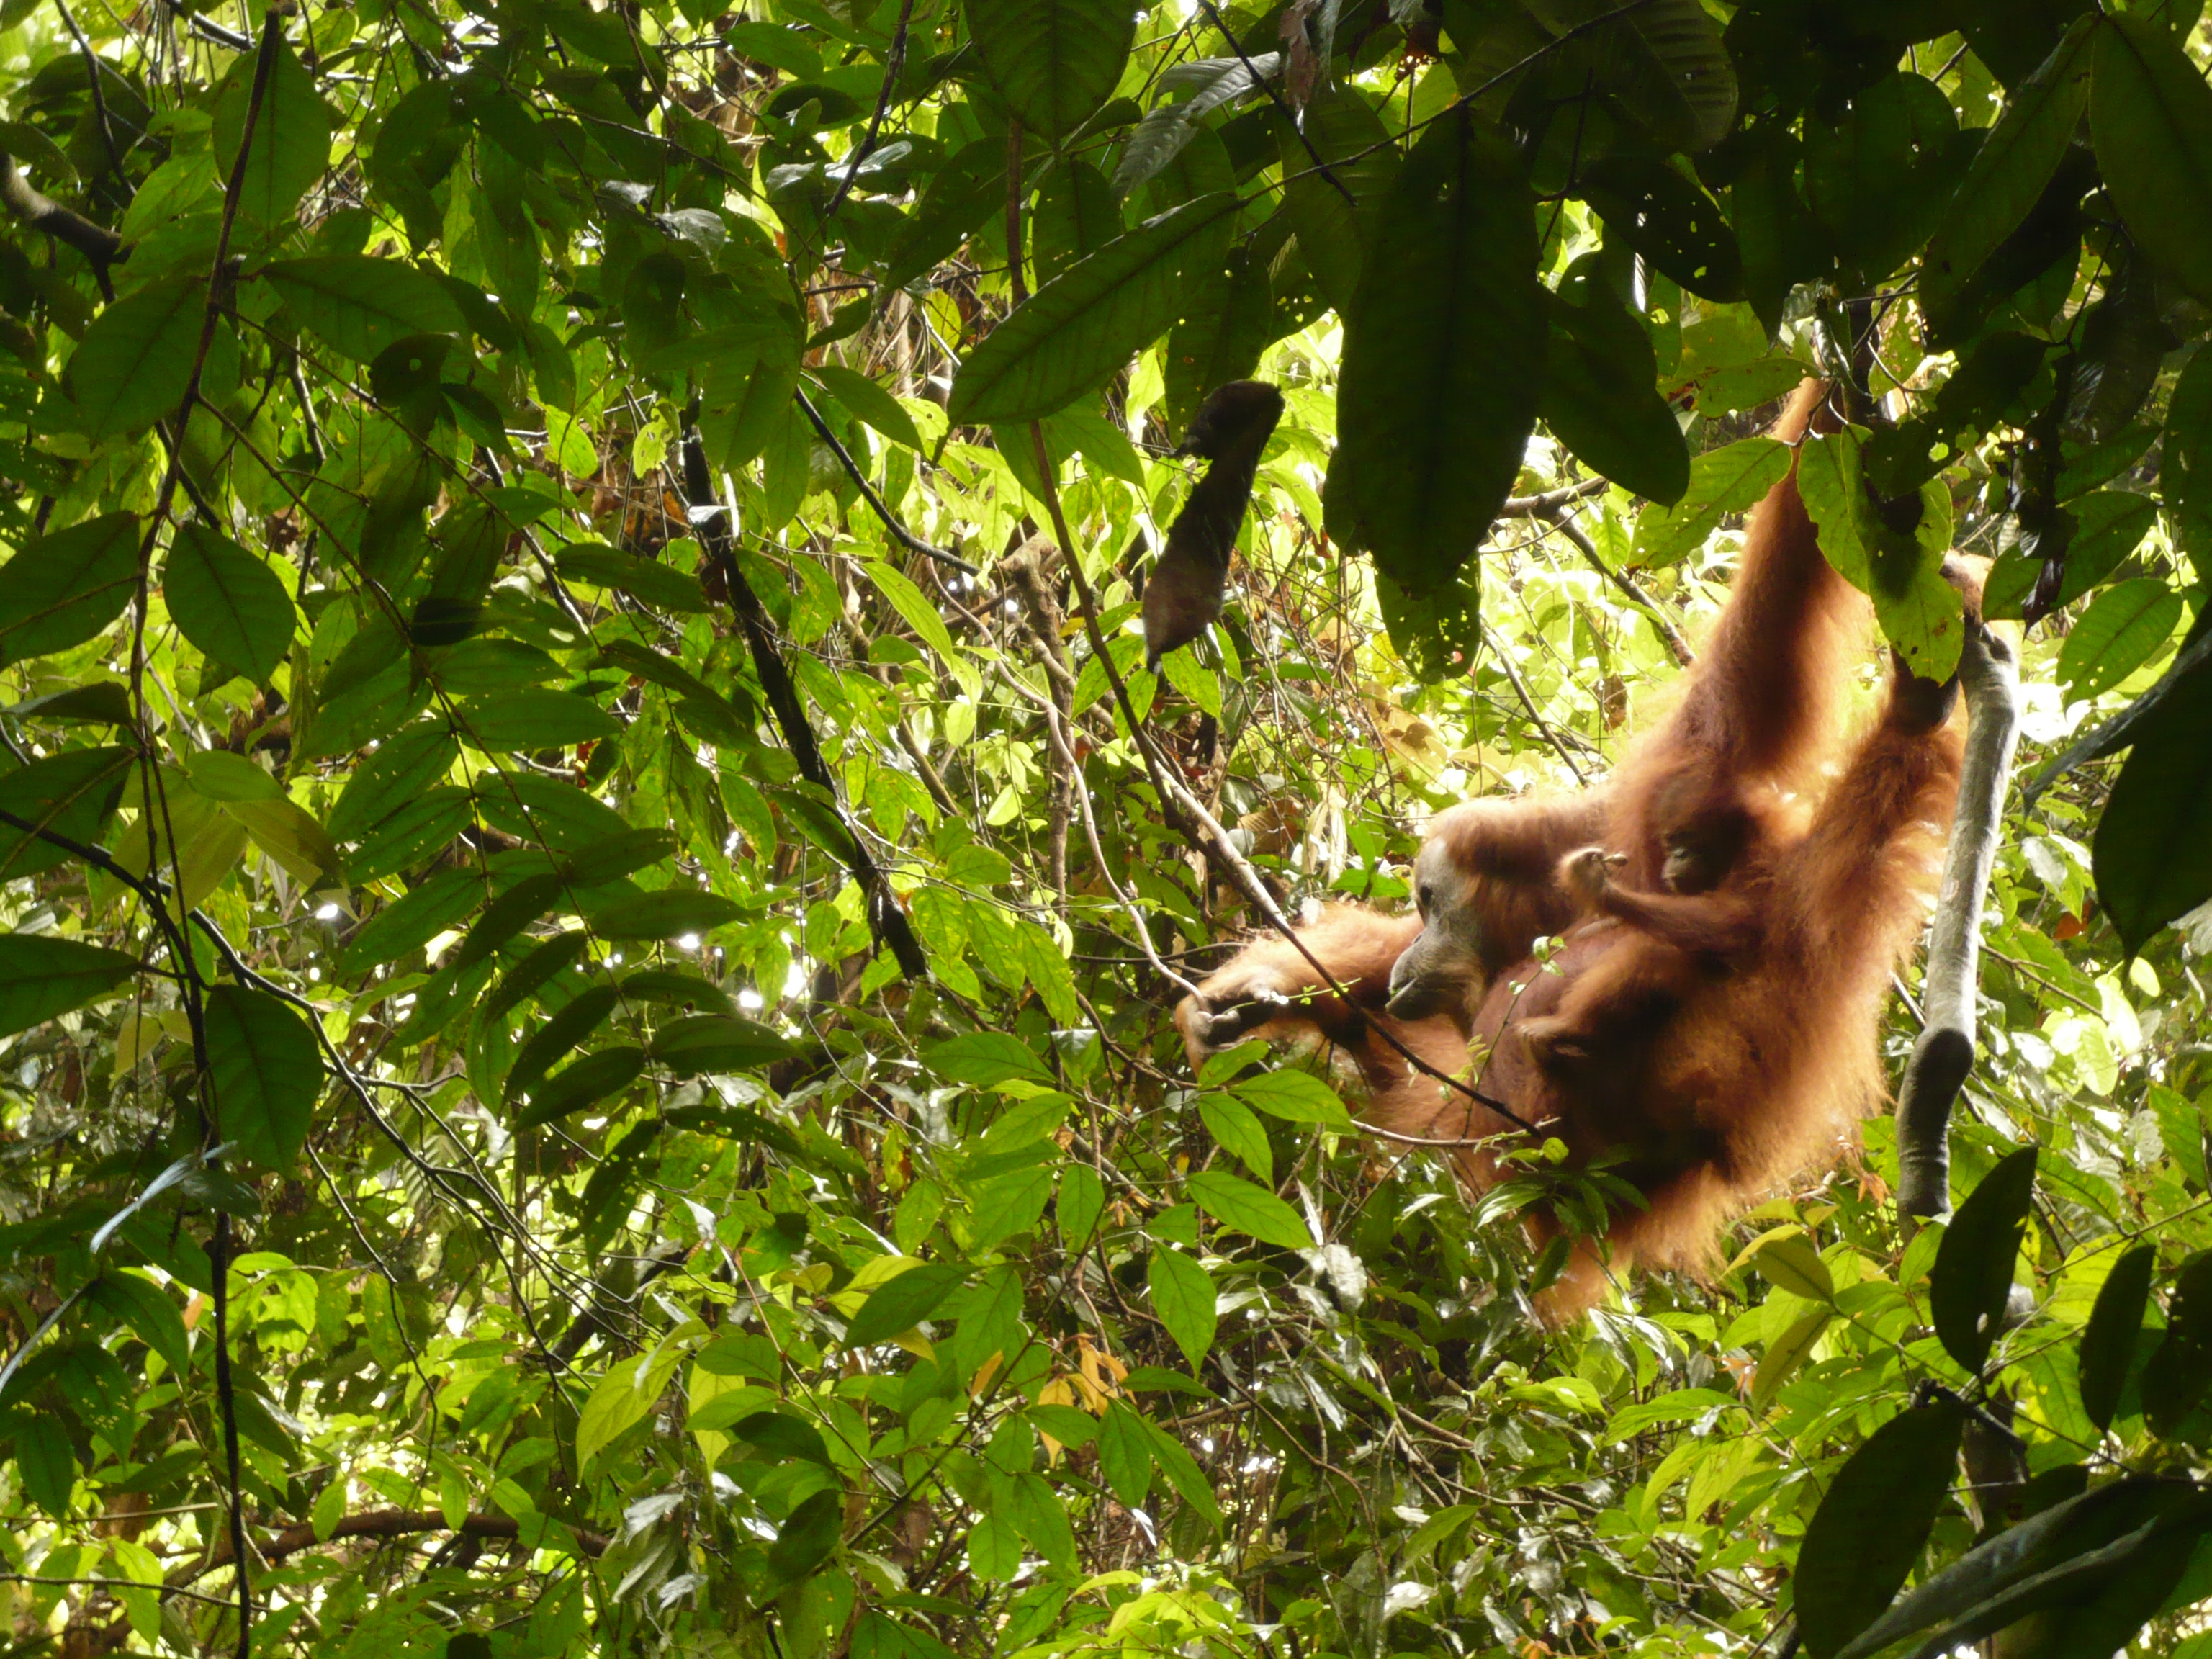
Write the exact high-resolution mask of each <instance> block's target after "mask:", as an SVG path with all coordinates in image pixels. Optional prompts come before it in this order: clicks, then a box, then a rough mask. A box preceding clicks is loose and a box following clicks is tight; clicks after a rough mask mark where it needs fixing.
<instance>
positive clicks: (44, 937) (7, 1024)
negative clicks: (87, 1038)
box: [0, 933, 138, 1036]
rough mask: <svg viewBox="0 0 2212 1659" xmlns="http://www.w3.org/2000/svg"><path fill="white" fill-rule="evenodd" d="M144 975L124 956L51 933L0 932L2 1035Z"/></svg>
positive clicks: (11, 1033) (26, 1028)
mask: <svg viewBox="0 0 2212 1659" xmlns="http://www.w3.org/2000/svg"><path fill="white" fill-rule="evenodd" d="M137 971H138V959H137V957H132V956H126V955H125V954H124V953H123V952H122V951H110V950H107V949H106V948H105V947H103V946H101V945H80V944H79V943H77V941H76V940H75V939H55V938H53V937H52V936H51V935H49V934H46V933H0V1036H14V1035H15V1033H16V1032H18V1031H27V1030H30V1028H31V1027H32V1026H33V1025H38V1024H43V1023H44V1022H46V1021H47V1020H50V1019H52V1018H53V1017H54V1016H55V1015H56V1014H62V1013H67V1012H69V1011H70V1009H72V1008H81V1007H82V1006H84V1005H85V1004H86V1003H88V1002H92V1001H95V1000H98V999H100V998H101V997H103V996H106V995H107V994H109V993H111V992H112V991H114V990H116V989H117V988H118V987H120V986H121V985H122V984H123V983H124V982H125V981H126V980H128V979H130V978H131V976H132V975H134V974H136V973H137Z"/></svg>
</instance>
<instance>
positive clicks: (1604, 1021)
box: [1176, 383, 1960, 1312]
mask: <svg viewBox="0 0 2212 1659" xmlns="http://www.w3.org/2000/svg"><path fill="white" fill-rule="evenodd" d="M1823 396H1824V393H1823V389H1822V388H1821V387H1820V386H1818V385H1817V384H1814V383H1808V385H1807V386H1803V387H1802V388H1800V390H1799V392H1798V393H1797V394H1796V397H1795V398H1793V399H1792V400H1791V402H1790V406H1789V408H1788V410H1786V411H1785V412H1784V416H1783V417H1782V419H1781V421H1780V422H1778V424H1777V426H1776V428H1775V435H1777V436H1778V437H1780V438H1782V439H1783V440H1784V441H1790V442H1793V443H1794V442H1796V441H1799V440H1800V439H1802V437H1803V436H1804V435H1805V433H1806V432H1807V431H1808V428H1811V427H1813V426H1814V424H1815V423H1816V422H1818V423H1820V424H1821V425H1823V426H1827V425H1832V422H1830V421H1829V420H1828V419H1827V417H1826V412H1825V410H1824V409H1823ZM1865 617H1866V606H1865V602H1864V600H1863V598H1862V597H1861V596H1860V595H1859V594H1858V593H1857V592H1856V591H1855V590H1853V589H1852V588H1851V587H1850V586H1849V585H1848V584H1847V583H1845V582H1844V580H1843V579H1842V578H1841V577H1840V576H1838V574H1836V573H1835V571H1834V569H1833V568H1832V567H1831V566H1830V565H1829V563H1828V562H1827V561H1826V558H1825V557H1823V556H1822V555H1821V553H1820V548H1819V545H1818V543H1817V541H1816V539H1815V537H1814V529H1813V526H1812V523H1811V520H1809V518H1808V515H1807V514H1806V512H1805V509H1804V507H1803V504H1802V501H1800V499H1799V497H1798V495H1797V490H1796V477H1795V471H1794V467H1793V470H1792V472H1791V474H1790V476H1789V477H1785V478H1784V480H1783V481H1782V482H1781V483H1778V484H1777V485H1776V486H1775V488H1774V489H1772V490H1771V492H1770V493H1769V494H1768V495H1767V497H1766V499H1765V501H1763V502H1762V503H1761V504H1760V506H1759V508H1758V510H1757V511H1756V512H1755V513H1754V514H1753V519H1752V522H1751V525H1750V526H1749V529H1748V532H1747V537H1746V543H1745V549H1744V555H1743V560H1742V563H1741V567H1740V568H1739V571H1738V574H1737V577H1736V580H1735V585H1734V586H1733V587H1732V589H1731V591H1730V594H1729V602H1728V604H1727V605H1726V606H1725V607H1724V609H1723V613H1722V616H1721V618H1720V621H1719V623H1717V626H1716V628H1715V629H1714V632H1713V635H1712V637H1711V641H1709V642H1708V644H1707V646H1706V648H1705V652H1704V653H1703V654H1702V655H1701V656H1700V658H1699V661H1698V663H1697V664H1696V665H1695V666H1694V667H1693V668H1692V670H1691V671H1689V673H1688V674H1687V675H1686V685H1685V687H1684V689H1683V691H1682V694H1681V697H1680V702H1677V704H1676V705H1675V707H1674V709H1673V711H1672V713H1671V714H1669V715H1668V717H1667V718H1666V719H1664V720H1662V721H1661V722H1660V723H1659V724H1658V725H1657V726H1655V727H1654V728H1653V729H1652V730H1651V731H1650V732H1648V733H1647V734H1645V735H1644V736H1643V737H1641V738H1638V740H1637V741H1636V742H1635V743H1634V744H1632V747H1631V749H1630V751H1629V753H1628V754H1627V756H1626V757H1625V758H1624V760H1623V762H1622V763H1621V765H1620V768H1619V769H1618V770H1617V772H1616V774H1615V775H1614V777H1613V779H1612V780H1611V781H1609V782H1608V783H1607V785H1605V786H1604V787H1601V788H1600V789H1598V790H1594V791H1589V792H1585V793H1581V794H1577V795H1573V796H1568V797H1563V798H1538V799H1530V800H1524V801H1517V802H1496V801H1478V802H1469V803H1467V804H1466V805H1462V806H1459V807H1456V808H1454V809H1453V810H1452V811H1449V812H1447V813H1445V814H1443V815H1442V816H1441V817H1439V818H1438V819H1437V821H1436V823H1435V824H1434V825H1433V826H1432V828H1431V831H1430V834H1429V836H1428V838H1427V840H1426V841H1425V843H1424V845H1423V848H1422V850H1421V853H1420V855H1419V859H1418V860H1417V862H1416V864H1415V898H1416V902H1417V904H1418V906H1419V919H1418V921H1416V920H1415V919H1413V918H1407V919H1392V918H1387V917H1383V916H1381V915H1376V914H1374V913H1372V912H1370V911H1365V910H1362V909H1358V908H1354V907H1349V906H1338V907H1334V908H1331V909H1330V910H1328V911H1327V912H1325V913H1324V915H1323V916H1322V920H1321V921H1319V922H1318V923H1317V924H1316V926H1315V927H1313V928H1311V929H1310V930H1306V932H1305V933H1304V942H1305V944H1306V945H1307V947H1308V949H1310V950H1311V951H1313V954H1314V955H1315V956H1316V957H1318V958H1319V959H1320V961H1321V962H1322V964H1323V966H1324V967H1326V968H1327V969H1328V970H1329V977H1330V978H1333V979H1334V980H1335V981H1336V982H1337V983H1338V984H1339V985H1340V986H1341V987H1343V990H1344V994H1345V999H1340V998H1339V997H1338V996H1337V995H1336V994H1334V993H1333V992H1330V991H1328V989H1327V988H1326V986H1327V981H1324V980H1323V979H1322V977H1321V975H1317V974H1316V972H1315V971H1314V969H1313V968H1312V966H1311V964H1310V963H1308V962H1307V961H1306V960H1305V958H1304V955H1303V954H1302V953H1301V952H1300V951H1297V949H1296V948H1295V947H1293V946H1292V945H1291V944H1289V943H1288V942H1287V941H1285V940H1281V939H1262V940H1260V941H1257V942H1255V944H1253V945H1249V946H1248V947H1247V948H1246V949H1245V950H1244V951H1243V952H1241V953H1240V954H1239V955H1238V956H1237V957H1235V958H1234V959H1232V960H1231V962H1230V963H1227V964H1226V965H1225V967H1224V968H1223V969H1220V970H1219V971H1218V973H1216V974H1215V975H1212V977H1210V978H1209V979H1208V980H1206V981H1205V982H1204V983H1203V984H1201V985H1200V987H1199V993H1198V994H1197V995H1196V996H1195V997H1192V998H1188V999H1186V1000H1185V1001H1184V1003H1183V1005H1182V1007H1181V1008H1179V1009H1178V1010H1177V1011H1176V1019H1177V1024H1179V1026H1180V1027H1181V1029H1182V1032H1183V1035H1184V1037H1185V1041H1186V1043H1187V1045H1188V1048H1189V1049H1190V1051H1191V1054H1192V1056H1193V1058H1194V1060H1196V1059H1198V1058H1200V1057H1202V1056H1203V1054H1206V1052H1208V1051H1210V1050H1213V1049H1218V1048H1221V1047H1224V1046H1226V1045H1227V1044H1228V1043H1230V1042H1233V1041H1236V1040H1237V1039H1239V1038H1241V1037H1243V1036H1246V1035H1248V1034H1251V1033H1254V1032H1257V1033H1259V1034H1261V1035H1264V1036H1278V1035H1281V1036H1289V1035H1296V1034H1299V1033H1301V1032H1317V1033H1318V1034H1319V1035H1320V1036H1322V1038H1323V1039H1325V1040H1327V1041H1328V1042H1333V1043H1335V1044H1337V1045H1339V1046H1340V1048H1342V1049H1343V1051H1344V1052H1345V1053H1346V1054H1347V1055H1348V1056H1349V1057H1350V1058H1351V1059H1352V1060H1354V1061H1355V1062H1356V1063H1357V1065H1358V1068H1359V1070H1360V1071H1361V1073H1363V1075H1364V1080H1365V1082H1366V1084H1367V1085H1368V1089H1369V1091H1370V1097H1371V1099H1370V1105H1369V1108H1368V1116H1369V1119H1370V1121H1371V1122H1372V1123H1374V1124H1375V1125H1376V1127H1379V1128H1382V1129H1383V1130H1386V1131H1389V1132H1391V1133H1397V1134H1401V1135H1410V1136H1413V1137H1417V1138H1423V1139H1446V1140H1455V1139H1468V1138H1471V1137H1480V1136H1486V1135H1491V1134H1495V1133H1499V1132H1502V1131H1505V1130H1509V1129H1512V1128H1514V1127H1516V1126H1519V1125H1535V1126H1537V1127H1540V1128H1541V1130H1542V1132H1543V1133H1547V1134H1552V1135H1557V1136H1558V1137H1559V1139H1562V1140H1563V1141H1565V1143H1566V1145H1567V1146H1568V1148H1569V1150H1570V1152H1571V1153H1572V1154H1573V1155H1574V1159H1575V1161H1576V1162H1577V1163H1578V1164H1584V1163H1588V1162H1589V1161H1591V1160H1594V1159H1595V1158H1599V1157H1601V1156H1602V1155H1607V1154H1613V1155H1616V1156H1617V1157H1618V1158H1620V1160H1621V1161H1620V1163H1618V1164H1616V1166H1615V1168H1614V1173H1616V1174H1619V1175H1621V1176H1625V1177H1626V1179H1627V1180H1628V1181H1629V1182H1630V1183H1631V1184H1632V1186H1633V1187H1634V1188H1636V1190H1637V1192H1638V1194H1640V1195H1641V1196H1642V1198H1643V1199H1644V1201H1645V1206H1646V1207H1644V1208H1641V1209H1632V1210H1625V1211H1623V1212H1620V1213H1619V1214H1617V1215H1616V1216H1615V1217H1614V1218H1613V1222H1612V1225H1611V1227H1610V1229H1609V1231H1608V1234H1607V1240H1608V1243H1609V1244H1610V1246H1611V1251H1612V1255H1613V1260H1614V1261H1615V1262H1616V1264H1619V1265H1622V1266H1626V1265H1627V1264H1629V1263H1631V1262H1634V1261H1643V1262H1646V1263H1650V1264H1655V1265H1664V1266H1675V1267H1692V1268H1694V1267H1698V1266H1699V1265H1701V1264H1702V1263H1703V1262H1704V1261H1705V1260H1706V1258H1707V1256H1708V1255H1709V1254H1710V1252H1711V1243H1712V1237H1713V1233H1714V1230H1715V1228H1716V1226H1717V1224H1718V1222H1719V1221H1720V1220H1721V1219H1722V1218H1724V1217H1725V1216H1726V1215H1727V1214H1728V1213H1729V1212H1730V1211H1731V1209H1732V1208H1734V1207H1735V1206H1739V1205H1741V1204H1742V1203H1744V1202H1746V1201H1747V1200H1751V1199H1753V1197H1755V1196H1756V1195H1758V1194H1760V1193H1762V1192H1764V1191H1765V1190H1767V1189H1769V1188H1771V1187H1772V1186H1774V1185H1775V1184H1777V1183H1778V1182H1781V1181H1783V1180H1784V1179H1786V1178H1787V1177H1789V1176H1792V1175H1794V1174H1796V1173H1798V1172H1800V1171H1801V1170H1803V1169H1805V1168H1807V1167H1808V1166H1809V1165H1811V1164H1814V1163H1816V1162H1818V1161H1819V1160H1820V1158H1822V1157H1823V1156H1824V1155H1825V1154H1826V1152H1828V1151H1829V1150H1830V1149H1832V1148H1833V1147H1834V1146H1837V1145H1838V1144H1839V1142H1840V1137H1841V1134H1842V1133H1843V1132H1844V1129H1845V1128H1846V1127H1848V1126H1849V1125H1850V1123H1851V1122H1853V1121H1856V1119H1857V1117H1858V1116H1859V1115H1861V1114H1862V1113H1863V1111H1864V1110H1865V1109H1867V1108H1868V1107H1869V1105H1870V1104H1871V1103H1873V1102H1874V1101H1875V1099H1877V1098H1878V1097H1879V1094H1880V1083H1881V1079H1880V1077H1879V1068H1878V1059H1877V1045H1876V1032H1875V1024H1876V1021H1877V1019H1878V1016H1879V1012H1880V1003H1881V993H1882V989H1883V987H1884V986H1885V985H1886V983H1887V977H1888V975H1889V973H1890V971H1891V969H1893V967H1894V966H1895V964H1896V963H1897V962H1898V960H1899V957H1901V955H1902V954H1903V953H1904V951H1905V950H1906V949H1907V948H1908V947H1909V946H1910V945H1911V940H1912V939H1913V938H1914V936H1915V935H1916V934H1917V930H1918V927H1919V924H1920V919H1921V916H1922V914H1923V908H1924V903H1925V901H1926V898H1927V896H1928V895H1929V892H1930V891H1931V890H1932V886H1933V882H1934V860H1933V856H1932V855H1933V854H1934V853H1935V852H1936V850H1937V849H1938V848H1939V846H1940V838H1941V836H1942V830H1943V829H1944V827H1945V825H1946V824H1947V823H1948V818H1949V814H1950V810H1951V803H1952V800H1953V799H1954V796H1955V793H1956V789H1957V779H1958V769H1959V763H1960V734H1959V732H1957V730H1956V729H1955V726H1954V722H1953V721H1952V719H1951V711H1952V708H1953V705H1954V702H1955V696H1954V690H1955V688H1954V686H1952V685H1949V684H1946V685H1941V686H1939V685H1936V684H1932V683H1930V682H1927V681H1923V680H1918V679H1916V678H1913V677H1911V675H1910V674H1908V673H1906V672H1905V670H1904V669H1903V668H1902V667H1901V666H1899V667H1898V668H1897V670H1896V671H1895V674H1894V677H1893V683H1892V688H1891V691H1890V695H1889V699H1888V702H1887V706H1886V708H1885V709H1884V711H1883V713H1882V714H1881V718H1880V720H1878V721H1877V723H1876V724H1875V726H1874V727H1873V729H1872V730H1871V731H1870V732H1869V733H1868V734H1867V735H1866V736H1865V737H1863V738H1861V739H1860V740H1859V741H1858V742H1857V744H1854V745H1852V746H1851V747H1850V754H1849V759H1848V761H1847V763H1846V764H1845V766H1844V770H1843V772H1842V775H1840V776H1839V777H1837V778H1836V779H1834V781H1832V782H1829V781H1825V780H1824V779H1823V777H1822V768H1823V764H1824V763H1832V761H1833V760H1834V759H1835V758H1836V757H1837V756H1838V753H1839V752H1841V751H1842V750H1843V748H1844V742H1843V738H1842V732H1841V727H1842V724H1843V715H1844V709H1845V706H1846V704H1847V702H1848V686H1849V678H1850V677H1849V672H1848V671H1849V667H1850V662H1851V660H1852V659H1853V657H1854V655H1855V654H1856V653H1857V650H1858V649H1859V648H1860V645H1859V641H1861V639H1862V638H1863V628H1864V622H1865ZM1815 801H1816V802H1817V805H1808V803H1809V802H1815ZM1570 855H1572V856H1570ZM1562 860H1566V862H1565V878H1563V876H1562ZM1616 872H1617V873H1616ZM1593 909H1595V910H1596V911H1598V912H1600V913H1601V915H1599V916H1598V917H1597V919H1596V920H1595V921H1581V922H1580V924H1579V925H1577V918H1578V917H1586V916H1588V915H1589V913H1590V912H1591V911H1592V910H1593ZM1546 934H1550V935H1555V936H1557V935H1565V939H1564V942H1563V944H1562V945H1561V948H1560V949H1559V951H1558V953H1557V954H1556V955H1555V956H1554V957H1553V958H1552V960H1551V961H1550V962H1549V963H1537V962H1534V961H1533V960H1530V959H1529V952H1530V951H1531V950H1532V949H1533V948H1534V943H1535V940H1536V939H1537V938H1538V937H1540V936H1542V935H1546ZM1385 964H1387V967H1386V965H1385ZM1340 968H1341V969H1342V971H1339V969H1340ZM1347 999H1348V1001H1349V1003H1350V1004H1351V1005H1352V1006H1346V1000H1347ZM1392 1039H1395V1042H1394V1041H1393V1040H1392ZM1401 1044H1402V1045H1403V1048H1406V1049H1410V1050H1412V1051H1413V1053H1414V1054H1418V1055H1419V1056H1420V1057H1421V1059H1422V1060H1424V1061H1425V1062H1427V1064H1428V1065H1429V1066H1431V1068H1433V1070H1434V1071H1438V1072H1443V1073H1458V1074H1460V1076H1461V1078H1462V1084H1460V1085H1455V1084H1454V1083H1451V1082H1448V1081H1444V1080H1442V1079H1438V1078H1437V1076H1435V1075H1432V1074H1431V1073H1430V1072H1426V1071H1424V1070H1422V1069H1420V1068H1419V1067H1417V1066H1413V1065H1411V1064H1409V1063H1408V1062H1407V1060H1406V1057H1405V1054H1403V1053H1402V1052H1401V1048H1400V1047H1399V1045H1401ZM1470 1068H1471V1069H1470ZM1468 1079H1471V1088H1470V1087H1469V1086H1467V1081H1466V1080H1468ZM1456 1162H1457V1164H1458V1166H1459V1168H1460V1170H1461V1171H1462V1175H1463V1176H1466V1177H1467V1179H1468V1181H1469V1182H1470V1183H1471V1184H1473V1185H1474V1186H1475V1187H1477V1188H1481V1187H1484V1186H1486V1185H1488V1184H1490V1183H1491V1182H1493V1181H1494V1180H1495V1179H1496V1177H1497V1164H1496V1158H1495V1154H1494V1152H1492V1151H1491V1150H1489V1149H1487V1148H1484V1147H1467V1148H1463V1149H1462V1150H1461V1151H1460V1152H1458V1153H1457V1154H1456ZM1532 1225H1533V1227H1534V1230H1535V1231H1538V1232H1539V1233H1544V1232H1547V1231H1550V1230H1551V1229H1552V1227H1553V1223H1551V1222H1550V1221H1549V1220H1548V1219H1547V1218H1543V1217H1541V1216H1540V1217H1537V1218H1534V1220H1533V1222H1532ZM1601 1285H1602V1279H1601V1274H1600V1273H1599V1271H1598V1266H1597V1261H1596V1259H1595V1256H1594V1255H1593V1254H1592V1253H1591V1252H1590V1251H1589V1249H1584V1250H1583V1251H1582V1252H1581V1253H1580V1254H1579V1255H1578V1256H1577V1261H1576V1263H1575V1265H1574V1267H1572V1268H1571V1272H1570V1273H1569V1276H1568V1279H1567V1280H1566V1281H1565V1283H1563V1285H1561V1287H1560V1288H1559V1291H1556V1292H1555V1293H1554V1295H1553V1297H1552V1298H1551V1302H1550V1307H1551V1310H1553V1311H1554V1312H1565V1311H1568V1310H1572V1309H1574V1308H1577V1307H1579V1306H1582V1305H1586V1304H1587V1303H1588V1302H1589V1301H1590V1300H1592V1299H1594V1298H1595V1296H1596V1295H1597V1294H1598V1293H1599V1291H1600V1290H1601Z"/></svg>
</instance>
